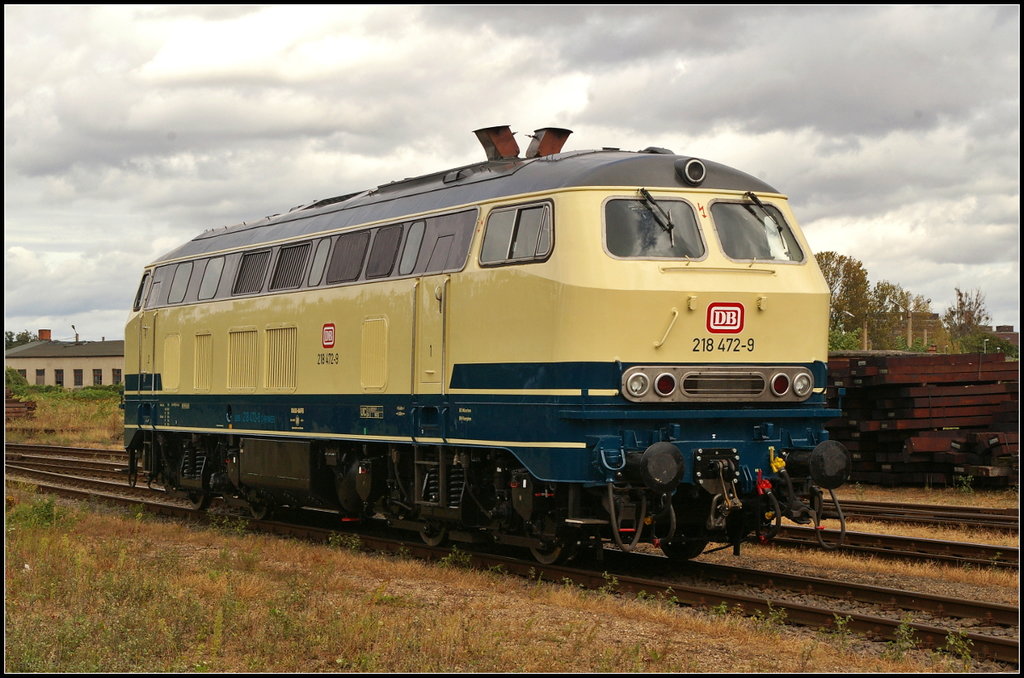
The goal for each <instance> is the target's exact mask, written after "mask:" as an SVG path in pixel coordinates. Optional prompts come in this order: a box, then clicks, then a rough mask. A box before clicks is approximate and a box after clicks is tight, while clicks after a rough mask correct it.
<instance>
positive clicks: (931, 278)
mask: <svg viewBox="0 0 1024 678" xmlns="http://www.w3.org/2000/svg"><path fill="white" fill-rule="evenodd" d="M1019 14H1020V12H1019V7H1016V6H967V5H962V6H960V5H951V6H931V7H920V6H910V5H906V6H812V7H802V6H801V7H798V6H764V7H762V6H614V5H611V6H586V7H584V6H564V5H563V6H532V5H531V6H525V5H524V6H507V7H504V6H461V5H460V6H430V5H428V6H375V5H366V6H269V7H260V6H199V5H197V6H173V5H171V6H136V7H124V6H114V5H111V6H86V5H83V6H6V7H5V9H4V18H5V28H4V31H5V78H4V93H5V111H4V112H5V125H4V141H5V198H4V200H5V224H4V234H5V251H6V252H5V260H6V264H7V272H6V273H5V306H6V310H5V322H6V323H7V324H8V327H9V328H11V323H21V322H24V323H29V324H27V325H26V326H25V327H27V328H29V329H34V328H32V325H34V324H36V323H34V322H32V318H33V317H38V318H40V319H43V318H46V319H56V320H60V318H61V317H63V316H62V315H61V314H65V313H70V312H71V310H72V309H74V308H83V307H86V306H88V307H91V308H92V310H91V311H90V313H91V316H90V317H94V318H100V317H104V318H114V317H117V318H118V319H117V321H116V322H117V323H120V322H122V321H123V315H124V313H123V312H122V311H121V310H120V309H124V308H126V305H127V303H128V301H126V300H128V298H129V297H131V296H132V295H133V294H134V289H135V286H136V285H137V283H138V278H139V275H140V273H141V270H142V267H143V266H144V265H145V264H146V263H147V262H148V261H151V260H152V259H153V258H155V257H156V256H158V255H159V254H162V253H163V252H165V251H168V250H170V249H173V248H174V247H176V246H178V245H180V244H181V243H182V242H183V241H185V240H188V239H190V238H192V237H194V236H195V235H196V234H198V233H199V232H201V231H202V230H203V229H206V228H211V227H219V226H223V225H228V224H234V223H238V222H241V221H244V220H252V219H259V218H262V217H264V216H267V215H269V214H274V213H278V212H283V211H286V210H287V209H289V208H291V207H294V206H296V205H298V204H304V203H308V202H311V201H313V200H316V199H322V198H326V197H331V196H335V195H340V194H344V193H349V192H353V191H358V190H362V189H366V188H371V187H374V186H376V185H379V184H383V183H387V182H390V181H393V180H396V179H401V178H405V177H411V176H417V175H420V174H425V173H429V172H434V171H439V170H442V169H445V168H449V167H455V166H459V165H463V164H467V163H470V162H475V161H478V160H480V159H482V157H483V151H482V149H481V148H480V147H479V145H478V143H477V142H476V140H475V138H474V137H473V135H472V130H474V129H476V128H480V127H486V126H491V125H495V124H511V125H512V126H513V129H514V130H515V131H516V132H518V137H517V138H518V139H519V142H520V146H521V147H522V148H525V147H526V145H527V144H528V137H527V135H528V134H529V133H531V132H532V131H533V130H534V129H536V128H539V127H543V126H548V125H553V126H561V127H568V128H570V129H573V130H574V132H575V133H574V135H573V136H572V137H571V138H570V140H569V143H568V145H567V148H569V149H574V148H575V149H583V148H600V147H603V146H614V147H619V148H624V149H629V150H638V149H641V148H644V147H647V146H662V147H667V148H670V149H673V150H675V151H677V152H680V153H686V154H691V155H696V156H698V157H704V158H707V159H710V160H715V161H717V162H722V163H724V164H727V165H732V166H734V167H736V168H738V169H741V170H743V171H746V172H748V173H750V174H753V175H755V176H757V177H759V178H761V179H763V180H765V181H767V182H768V183H769V184H772V185H774V186H776V187H777V188H778V189H779V190H780V191H783V192H785V193H787V194H788V195H790V197H791V202H792V204H793V207H794V210H795V212H796V215H797V217H798V219H799V220H800V221H801V223H802V225H803V226H804V228H805V230H806V233H807V237H808V239H809V240H810V241H811V244H812V245H814V247H816V248H818V249H835V250H836V251H839V252H842V253H845V254H848V255H850V256H855V257H857V258H860V259H861V260H862V261H863V262H864V263H865V266H866V267H867V269H868V271H869V274H870V276H871V279H872V280H873V281H875V280H890V281H892V282H897V283H899V284H901V285H903V286H904V287H905V288H907V289H910V290H911V291H913V292H915V293H921V294H925V295H926V296H930V297H931V298H933V299H934V300H935V303H936V304H938V303H940V301H939V300H941V299H947V298H949V297H951V296H952V291H953V287H954V286H955V285H958V284H959V285H961V286H962V285H963V283H964V281H977V282H978V284H980V285H983V286H984V288H985V292H986V298H987V299H988V302H989V304H990V311H991V312H992V315H993V317H994V321H995V322H998V323H1000V324H1003V323H1013V324H1017V323H1018V322H1019V297H1018V295H1019V292H1018V291H1017V290H1018V289H1019V265H1018V262H1019V165H1020V158H1019V115H1020V106H1019V81H1020V66H1019V51H1020V50H1019V47H1020V33H1019V30H1020V29H1019V26H1020V21H1019ZM72 272H73V276H72V278H71V279H73V280H74V283H69V275H70V274H72ZM25 300H28V301H25ZM936 310H941V309H938V308H936ZM33 314H34V315H33ZM40 322H42V320H40ZM47 322H49V320H47ZM83 324H85V323H83ZM25 327H20V326H17V325H15V326H14V327H13V328H12V329H16V330H20V329H24V328H25ZM116 331H117V329H116V325H115V326H114V327H110V326H107V327H104V330H103V332H102V334H106V335H108V336H109V335H113V334H114V333H115V332H116Z"/></svg>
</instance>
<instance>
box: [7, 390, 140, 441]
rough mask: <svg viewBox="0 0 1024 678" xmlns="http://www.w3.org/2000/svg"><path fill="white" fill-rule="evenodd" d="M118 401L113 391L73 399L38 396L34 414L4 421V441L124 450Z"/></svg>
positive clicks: (122, 414)
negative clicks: (110, 393)
mask: <svg viewBox="0 0 1024 678" xmlns="http://www.w3.org/2000/svg"><path fill="white" fill-rule="evenodd" d="M120 402H121V399H120V396H118V395H116V394H112V395H110V396H108V397H99V398H95V399H84V398H83V399H76V398H73V397H71V396H70V395H69V396H67V397H59V398H58V397H47V398H38V399H36V400H35V403H36V410H35V415H34V416H32V417H20V418H17V419H12V420H11V421H8V422H7V424H6V426H5V432H4V433H5V440H6V442H9V443H37V444H45V445H63V446H68V447H72V446H85V447H99V448H102V449H113V450H116V449H124V412H123V410H121V408H120Z"/></svg>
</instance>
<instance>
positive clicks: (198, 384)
mask: <svg viewBox="0 0 1024 678" xmlns="http://www.w3.org/2000/svg"><path fill="white" fill-rule="evenodd" d="M195 349H196V350H195V365H194V366H193V370H192V387H193V388H194V389H195V390H197V391H209V390H210V386H211V381H212V378H213V335H212V334H197V335H196V344H195Z"/></svg>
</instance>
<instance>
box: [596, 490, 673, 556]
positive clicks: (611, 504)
mask: <svg viewBox="0 0 1024 678" xmlns="http://www.w3.org/2000/svg"><path fill="white" fill-rule="evenodd" d="M608 516H609V517H610V518H611V524H612V538H614V539H615V544H616V545H617V546H618V547H619V548H620V549H622V550H623V551H627V552H628V551H632V550H633V549H634V548H636V545H637V544H639V543H640V533H641V532H643V529H644V518H645V517H646V516H647V495H642V496H641V498H640V516H639V517H638V518H637V520H636V526H637V527H636V532H635V533H634V534H633V541H632V542H630V543H629V545H628V546H627V545H626V544H624V543H623V541H622V535H621V534H619V518H618V516H616V515H615V493H614V486H613V485H612V483H608ZM672 517H673V519H674V518H675V513H673V514H672Z"/></svg>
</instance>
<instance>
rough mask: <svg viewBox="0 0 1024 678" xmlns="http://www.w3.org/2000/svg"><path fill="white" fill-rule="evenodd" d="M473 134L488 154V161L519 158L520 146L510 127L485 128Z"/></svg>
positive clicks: (474, 131)
mask: <svg viewBox="0 0 1024 678" xmlns="http://www.w3.org/2000/svg"><path fill="white" fill-rule="evenodd" d="M473 133H474V134H476V138H477V139H479V140H480V144H481V145H482V146H483V147H484V151H486V152H487V159H488V160H506V159H508V158H516V157H518V156H519V144H517V143H516V140H515V138H514V137H513V136H512V129H511V128H510V127H509V126H508V125H498V126H496V127H484V128H482V129H477V130H473Z"/></svg>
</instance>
